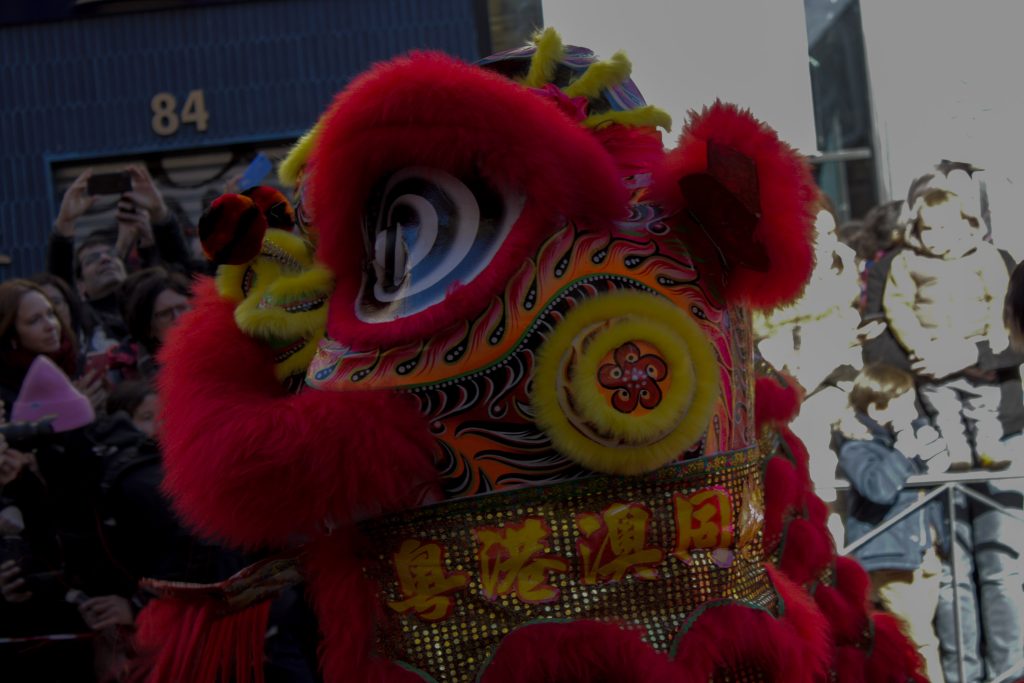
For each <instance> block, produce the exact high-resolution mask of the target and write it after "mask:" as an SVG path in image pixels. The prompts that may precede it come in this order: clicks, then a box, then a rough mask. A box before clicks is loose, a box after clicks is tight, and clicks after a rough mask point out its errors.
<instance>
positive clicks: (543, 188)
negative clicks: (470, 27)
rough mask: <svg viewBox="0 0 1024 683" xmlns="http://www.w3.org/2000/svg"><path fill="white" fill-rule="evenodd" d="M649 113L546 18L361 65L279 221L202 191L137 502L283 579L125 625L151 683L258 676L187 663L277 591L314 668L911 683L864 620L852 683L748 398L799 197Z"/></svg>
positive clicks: (723, 111)
mask: <svg viewBox="0 0 1024 683" xmlns="http://www.w3.org/2000/svg"><path fill="white" fill-rule="evenodd" d="M668 126H669V120H668V117H667V115H665V114H664V113H663V112H662V111H660V110H658V109H656V108H655V107H652V106H649V105H647V104H646V103H645V102H644V100H643V98H642V97H641V95H640V93H639V91H638V90H637V88H636V86H635V85H634V84H633V82H632V80H631V79H630V64H629V62H628V60H627V59H626V58H625V56H624V55H622V54H616V55H615V56H613V57H612V59H611V60H609V61H598V60H597V59H596V58H595V57H594V55H593V54H592V53H591V52H590V51H588V50H585V49H581V48H575V47H570V46H564V45H563V44H562V43H561V40H560V38H559V37H558V35H557V34H556V33H555V32H554V31H552V30H550V29H548V30H546V31H544V32H543V33H541V34H539V35H538V36H537V38H536V39H535V42H534V43H532V44H530V45H529V46H527V47H524V48H521V49H517V50H512V51H510V52H506V53H502V54H499V55H496V56H494V57H491V58H488V59H485V60H482V61H481V62H480V63H478V64H476V65H470V64H466V63H464V62H461V61H459V60H457V59H454V58H450V57H448V56H445V55H442V54H437V53H430V52H424V53H414V54H411V55H409V56H404V57H399V58H396V59H393V60H392V61H389V62H385V63H382V64H378V65H376V66H374V67H373V68H371V69H370V70H369V71H368V72H367V73H365V74H363V75H361V76H359V77H358V78H356V79H355V80H354V81H353V82H352V83H351V84H350V85H349V86H348V87H347V88H346V89H345V90H344V91H343V92H342V93H341V94H340V95H338V97H337V98H336V99H335V101H334V102H333V104H332V105H331V106H330V108H329V109H328V110H327V111H326V113H324V115H323V116H322V118H321V119H320V121H319V122H318V124H317V125H316V126H315V127H314V128H313V129H312V130H311V131H310V133H309V134H307V135H306V136H305V137H304V138H303V139H302V140H300V142H299V143H298V145H297V146H296V148H295V149H294V150H293V152H292V154H291V156H290V157H289V158H288V159H286V160H285V162H284V163H283V164H282V167H281V172H280V175H281V178H282V180H283V181H284V182H286V183H287V184H290V185H293V186H294V187H295V188H296V190H295V194H294V199H293V201H292V202H289V201H288V200H286V199H285V198H284V197H283V196H282V195H281V194H280V193H278V192H277V191H275V190H272V189H270V188H256V189H254V190H252V191H249V192H247V193H245V194H244V195H226V196H224V197H221V198H220V199H218V200H217V201H216V202H215V203H214V204H213V206H212V207H211V209H210V211H209V212H208V213H207V214H206V215H205V216H204V219H203V221H202V224H201V226H200V232H201V236H202V239H203V244H204V248H205V250H206V252H207V254H208V255H209V257H210V258H211V259H213V260H214V261H215V262H217V263H218V264H219V270H218V274H217V277H216V279H215V280H210V281H207V282H205V283H204V284H202V285H201V286H200V289H199V291H198V294H197V297H196V305H195V308H194V310H193V311H192V312H191V313H190V314H189V315H188V316H187V317H186V319H185V320H184V321H183V322H182V323H181V326H180V328H179V329H177V331H176V333H175V335H174V337H173V339H172V341H171V342H170V343H168V344H167V346H166V348H165V351H164V353H163V357H162V361H163V372H162V377H161V391H162V397H163V401H164V406H165V407H164V413H163V435H162V439H163V444H164V447H165V451H166V456H165V459H166V481H165V487H166V489H167V491H168V492H169V493H170V494H171V495H172V497H173V499H174V500H175V503H176V506H177V509H178V510H179V511H180V512H181V514H182V515H183V517H184V518H185V519H186V520H187V521H188V522H189V523H190V524H191V525H192V526H193V527H194V528H195V529H197V530H198V531H200V532H201V533H203V534H205V535H208V536H211V537H216V538H220V539H224V540H226V541H227V542H230V543H232V544H235V545H237V546H242V547H268V546H269V547H280V548H285V549H291V550H292V552H293V554H294V555H296V557H297V559H296V560H294V562H292V564H288V565H287V567H286V568H285V569H281V568H280V567H278V566H277V565H273V564H271V565H268V566H265V567H264V568H263V569H262V570H259V571H257V572H256V573H257V574H260V572H262V578H263V585H264V589H260V588H258V587H257V588H253V587H252V586H251V585H248V584H247V586H246V588H245V589H244V590H243V589H238V590H235V591H234V593H233V594H232V595H233V598H239V594H243V595H244V596H245V599H237V600H226V601H223V603H222V604H220V606H219V607H216V608H209V607H208V606H197V604H194V603H190V602H189V599H188V598H187V597H183V596H182V595H181V594H175V593H174V592H173V591H170V592H168V593H167V595H165V599H163V600H159V601H157V603H161V604H158V605H155V606H154V608H153V609H148V608H147V611H146V612H145V613H144V614H143V618H142V619H141V626H140V642H142V643H143V647H144V646H145V643H146V642H149V643H150V644H152V643H154V642H156V641H160V642H161V643H163V644H164V645H165V646H169V645H171V646H176V647H179V648H180V647H184V648H185V649H189V650H190V652H191V653H192V654H191V655H189V656H185V657H182V656H175V657H172V656H162V657H160V656H158V657H157V658H156V663H155V665H154V667H153V670H152V672H151V675H150V678H151V680H214V679H215V678H216V677H217V676H218V672H219V673H220V675H221V677H222V678H224V677H231V676H234V677H235V678H236V679H239V680H240V679H246V678H249V677H250V676H251V677H253V678H255V679H257V680H258V679H260V677H261V674H260V672H259V671H258V667H256V668H255V669H252V670H250V669H249V668H247V666H246V665H245V664H244V663H241V659H244V657H243V654H244V653H245V652H248V653H249V655H253V654H254V653H255V652H256V650H254V649H253V648H252V647H250V649H249V650H248V651H246V650H245V648H243V647H238V648H235V649H234V650H232V651H231V652H227V653H225V651H226V650H231V648H225V647H222V646H218V645H217V643H221V645H223V643H224V642H227V640H229V638H228V636H227V635H225V634H226V633H227V632H228V631H229V630H231V628H232V627H231V624H232V623H234V624H235V626H236V628H235V630H236V631H237V630H239V629H241V630H246V629H248V631H247V632H248V633H250V634H257V635H258V634H260V633H261V631H260V630H259V629H260V625H259V619H260V615H261V614H262V615H263V617H264V618H265V614H266V608H265V603H260V598H261V597H264V595H263V594H264V593H266V592H267V589H266V588H265V587H266V586H267V585H270V586H272V585H273V584H274V582H275V580H277V581H285V580H287V579H284V578H282V577H283V576H287V575H289V573H295V572H298V573H300V574H301V576H302V577H303V578H304V580H305V581H307V583H308V586H309V588H308V592H309V594H310V595H311V599H312V601H313V604H314V607H315V609H316V613H317V615H318V620H319V622H320V627H321V631H322V646H321V660H322V661H321V663H322V667H323V671H324V675H325V678H326V679H327V680H329V681H382V682H384V681H389V682H390V681H440V682H447V681H453V682H463V681H481V683H512V682H519V681H522V682H524V683H525V682H527V681H529V682H531V683H536V682H540V681H551V682H555V681H558V682H562V683H565V682H573V681H581V682H582V681H637V682H640V681H666V682H669V681H672V682H676V681H678V682H687V683H688V682H691V681H692V682H695V683H696V682H700V683H707V682H709V681H715V682H722V683H724V682H725V681H737V682H738V681H779V682H782V681H785V682H787V683H799V682H804V681H806V682H810V681H826V680H845V681H854V680H872V681H894V682H895V681H900V682H903V681H912V680H922V679H921V678H920V677H919V676H918V674H916V673H915V668H916V666H917V661H916V659H915V657H914V654H913V646H912V645H911V644H910V643H909V642H907V641H906V639H905V638H903V636H901V635H900V634H899V631H898V629H897V628H896V627H895V626H892V627H891V628H888V631H885V632H886V633H887V634H888V635H887V636H886V642H885V648H883V649H884V651H885V652H886V653H887V654H886V655H885V656H886V660H885V661H882V662H877V661H876V662H875V668H874V669H871V667H870V664H871V660H872V655H873V654H874V653H875V651H877V650H879V648H878V641H879V638H878V634H879V633H880V632H882V631H883V630H884V629H875V628H874V624H875V623H876V621H875V620H874V617H873V616H872V615H870V614H869V612H868V608H867V597H866V581H865V580H864V577H863V572H860V574H858V573H857V572H858V571H859V568H858V567H857V566H856V565H853V566H850V565H848V564H843V563H841V562H840V563H839V564H838V566H837V561H836V559H835V553H834V549H833V548H832V546H831V542H830V541H829V540H828V537H827V535H826V536H822V533H827V532H824V524H823V519H821V518H820V515H818V512H819V507H820V501H818V502H817V503H814V502H813V501H814V500H816V499H814V498H813V494H812V493H810V488H809V482H808V480H807V477H806V462H803V466H802V469H801V461H800V459H799V458H788V457H783V456H781V455H779V454H780V453H782V445H784V444H786V443H789V442H787V439H786V438H783V437H785V436H787V433H786V431H785V430H786V427H785V422H786V419H788V418H791V417H792V414H791V413H792V412H794V411H793V410H790V407H792V406H795V405H796V403H795V399H794V398H793V394H792V392H790V394H787V393H786V390H785V389H784V388H783V386H782V384H779V383H778V382H776V381H775V380H772V379H770V378H765V379H764V380H763V381H764V382H769V381H771V382H774V383H773V384H772V385H771V387H769V388H768V390H767V392H766V395H767V396H769V397H770V399H771V402H770V405H768V406H760V405H759V401H758V400H757V399H756V398H755V374H754V359H753V351H752V338H751V326H750V314H749V312H750V310H752V309H757V308H761V309H764V308H770V307H774V306H776V305H779V304H782V303H784V302H786V301H789V300H792V299H793V298H794V297H796V296H797V295H798V294H799V293H800V292H801V290H802V288H803V286H804V283H805V281H806V279H807V277H808V275H809V273H810V271H811V268H812V259H813V257H812V249H811V220H810V215H811V210H812V208H813V206H814V203H815V201H816V190H815V188H814V185H813V182H812V180H811V178H810V176H809V174H808V172H807V170H806V168H805V166H804V164H803V162H802V160H801V159H800V157H799V156H798V155H797V154H796V153H795V152H794V151H793V150H792V149H790V148H789V147H788V146H786V145H785V144H783V143H781V142H780V141H779V140H778V139H777V137H776V135H775V133H774V132H773V131H772V130H771V129H769V128H768V127H766V126H765V125H764V124H762V123H760V122H759V121H757V120H756V119H754V118H753V117H752V116H751V115H750V114H748V113H747V112H745V111H742V110H740V109H737V108H736V107H733V106H730V105H726V104H722V103H716V104H715V105H714V106H711V107H710V108H708V109H705V110H704V111H703V112H702V113H699V114H694V115H692V117H691V120H690V121H689V122H688V124H687V125H686V127H685V129H684V131H683V133H682V135H681V137H680V139H679V143H678V145H677V146H676V147H675V149H673V150H672V151H669V152H667V153H666V151H665V150H664V148H663V146H662V141H661V133H660V132H659V128H663V129H667V128H668ZM781 381H784V378H783V379H782V380H781ZM780 406H783V407H780ZM785 406H789V407H785ZM787 411H788V412H787ZM764 415H767V416H768V417H763V416H764ZM759 416H760V417H761V419H760V424H759V420H758V417H759ZM780 435H782V436H780ZM790 450H792V448H791V449H790ZM786 452H787V453H788V452H789V451H786ZM769 456H774V457H772V461H775V460H778V461H779V463H781V464H782V465H785V466H786V467H788V469H786V471H785V472H783V474H784V475H785V476H782V475H779V474H778V473H777V472H774V470H775V469H779V468H780V466H781V465H778V466H776V465H773V466H770V467H768V468H767V472H768V476H769V479H770V480H771V481H775V485H776V486H777V487H778V491H776V492H773V491H772V490H771V485H772V484H771V481H770V483H769V487H768V489H766V487H765V473H766V460H765V459H766V458H767V457H769ZM773 477H774V479H773ZM809 501H810V502H809ZM766 514H767V516H766ZM773 516H774V518H773ZM805 527H806V529H805ZM784 528H787V529H789V531H788V532H787V533H783V529H784ZM800 530H803V531H806V533H804V534H803V535H801V534H800V533H799V531H800ZM784 536H785V538H786V539H787V540H786V541H785V543H783V540H782V539H783V537H784ZM800 539H805V540H800ZM806 539H810V540H806ZM801 544H806V546H807V547H806V548H804V547H803V546H801ZM783 545H785V549H784V551H783V549H782V548H781V546H783ZM770 560H774V561H775V564H772V563H771V562H770ZM286 564H287V563H286ZM268 567H269V568H268ZM837 576H838V577H839V580H838V581H837V580H836V577H837ZM851 576H852V577H853V578H852V579H851V578H849V577H851ZM819 586H820V587H819ZM812 593H813V597H812ZM236 603H237V604H236ZM168 605H171V606H173V608H174V609H171V608H169V607H168ZM821 605H825V609H824V613H823V610H822V608H821V607H820V606H821ZM161 609H162V610H163V611H161ZM829 610H832V611H833V613H829ZM836 610H840V611H836ZM169 614H174V615H175V616H174V617H173V618H171V617H169V616H168V615H169ZM253 615H255V616H253ZM837 615H838V616H837ZM834 616H835V617H836V618H833V617H834ZM246 619H248V621H245V620H246ZM243 622H244V623H246V624H248V625H247V626H244V627H240V626H238V624H242V623H243ZM204 629H205V631H206V632H207V633H211V632H212V633H215V634H217V633H219V634H220V635H215V636H212V637H205V638H199V637H198V636H197V633H198V632H199V631H202V630H204ZM166 649H168V648H167V647H165V650H166ZM847 650H849V652H847ZM893 651H896V652H898V653H900V657H894V656H891V653H892V652H893ZM908 652H909V654H908ZM255 658H256V659H258V656H257V657H255ZM869 670H871V671H874V672H876V674H875V675H877V677H874V675H873V677H871V678H870V679H869V678H866V676H868V675H869V674H868V673H867V672H868V671H869ZM878 672H881V673H878Z"/></svg>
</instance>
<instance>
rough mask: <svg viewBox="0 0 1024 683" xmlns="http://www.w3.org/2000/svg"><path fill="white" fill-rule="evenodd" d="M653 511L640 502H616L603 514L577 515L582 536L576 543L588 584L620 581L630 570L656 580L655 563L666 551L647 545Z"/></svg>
mask: <svg viewBox="0 0 1024 683" xmlns="http://www.w3.org/2000/svg"><path fill="white" fill-rule="evenodd" d="M650 519H651V512H650V510H648V509H647V507H646V506H644V505H641V504H639V503H614V504H612V505H610V506H608V508H606V509H605V510H604V512H602V513H601V514H600V515H598V514H594V513H589V512H588V513H583V514H579V515H577V516H576V526H577V527H578V528H579V530H580V538H579V540H578V541H577V543H576V549H577V552H579V555H580V561H581V562H582V563H583V567H582V577H581V578H582V580H583V583H585V584H591V585H593V584H596V583H603V582H608V581H621V580H622V579H623V578H625V576H626V574H627V573H632V574H634V575H635V576H637V577H639V578H641V579H655V578H657V576H658V572H657V569H655V566H656V565H658V564H660V563H661V561H662V559H664V557H665V554H664V552H662V551H661V550H660V549H658V548H649V547H647V531H648V525H649V524H650Z"/></svg>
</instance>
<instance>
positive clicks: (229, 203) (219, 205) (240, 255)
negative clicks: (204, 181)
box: [199, 194, 267, 265]
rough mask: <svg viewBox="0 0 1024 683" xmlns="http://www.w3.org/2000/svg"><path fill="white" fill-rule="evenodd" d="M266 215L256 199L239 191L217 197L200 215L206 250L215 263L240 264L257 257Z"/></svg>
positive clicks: (265, 224) (204, 250) (200, 235)
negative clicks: (238, 192)
mask: <svg viewBox="0 0 1024 683" xmlns="http://www.w3.org/2000/svg"><path fill="white" fill-rule="evenodd" d="M266 232H267V219H266V217H264V215H263V212H262V211H261V210H260V208H259V207H258V206H257V205H256V203H255V202H254V201H253V200H252V199H250V198H249V197H245V196H242V195H240V194H225V195H221V196H220V197H217V198H216V199H214V200H213V203H212V204H210V208H208V209H207V210H206V211H204V212H203V215H202V216H201V217H200V218H199V239H200V241H201V242H202V244H203V253H204V254H205V255H206V258H208V259H209V260H210V261H212V262H214V263H216V264H222V263H224V264H229V265H240V264H243V263H248V262H249V261H252V260H253V259H254V258H256V257H257V256H258V255H259V253H260V249H261V248H262V246H263V236H264V235H265V234H266Z"/></svg>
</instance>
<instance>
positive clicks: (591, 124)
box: [583, 104, 672, 132]
mask: <svg viewBox="0 0 1024 683" xmlns="http://www.w3.org/2000/svg"><path fill="white" fill-rule="evenodd" d="M606 123H617V124H620V125H623V126H639V127H651V128H654V127H658V128H662V129H664V130H665V131H666V132H668V131H670V130H672V117H671V116H669V115H668V112H666V111H664V110H662V109H658V108H657V107H655V106H653V105H650V104H648V105H645V106H643V107H638V108H637V109H629V110H627V111H606V112H604V113H603V114H594V115H593V116H588V117H587V118H586V119H584V120H583V125H584V126H586V127H587V128H597V127H598V126H601V125H604V124H606Z"/></svg>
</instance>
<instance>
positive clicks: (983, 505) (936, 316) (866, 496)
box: [757, 161, 1024, 683]
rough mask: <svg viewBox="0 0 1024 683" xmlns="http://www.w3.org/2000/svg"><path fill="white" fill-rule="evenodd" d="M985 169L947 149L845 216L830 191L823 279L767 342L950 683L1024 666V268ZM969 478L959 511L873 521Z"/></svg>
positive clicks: (876, 589) (765, 322) (784, 314)
mask: <svg viewBox="0 0 1024 683" xmlns="http://www.w3.org/2000/svg"><path fill="white" fill-rule="evenodd" d="M980 171H981V169H979V168H977V167H975V166H973V165H971V164H968V163H962V162H950V161H942V162H941V163H939V164H937V165H936V166H935V167H934V168H932V169H928V172H927V173H925V174H923V175H921V176H920V177H918V178H916V179H915V180H914V181H913V182H912V183H911V184H910V187H909V188H908V191H907V196H906V199H904V200H899V201H893V202H889V203H887V204H884V205H881V206H878V207H876V208H874V209H873V210H871V211H870V212H869V213H868V214H867V215H866V216H864V217H863V219H861V220H857V221H851V222H849V223H845V224H842V225H837V223H836V220H835V219H836V216H835V213H834V211H833V210H832V209H831V206H830V205H829V203H828V201H827V199H825V198H823V199H822V202H821V212H820V213H819V215H818V220H817V262H816V267H815V271H814V274H813V275H812V278H811V284H810V285H809V286H808V290H807V294H806V295H805V296H804V297H803V298H802V299H801V300H800V301H798V302H797V303H796V304H794V305H793V306H790V307H787V308H784V309H781V310H779V311H776V312H774V313H773V314H771V315H769V316H765V317H764V318H762V319H760V320H759V321H757V328H758V329H757V334H758V337H759V341H758V350H759V352H760V354H761V355H762V356H763V357H764V358H765V359H766V360H767V361H768V362H770V363H771V364H773V365H774V366H775V367H777V368H779V369H782V370H783V371H784V372H786V373H788V374H789V375H791V376H792V377H793V378H794V379H795V380H796V381H797V383H798V384H799V385H800V386H801V388H802V389H803V392H804V400H803V404H802V406H801V412H800V415H799V416H798V417H797V419H796V420H795V421H794V423H793V425H792V427H793V430H794V432H795V433H796V434H797V435H798V436H800V437H801V438H802V439H803V440H804V442H805V443H806V445H807V446H808V449H809V452H810V453H811V454H812V458H811V475H812V478H813V479H814V481H815V482H816V485H817V488H818V492H819V495H821V497H822V498H823V499H825V500H829V501H831V502H832V505H833V516H832V519H830V524H829V527H830V530H832V532H833V535H834V536H835V538H836V540H837V545H839V546H840V547H842V546H843V544H844V542H845V543H849V544H851V545H852V544H854V543H855V542H857V541H860V543H859V544H858V546H857V547H856V548H855V549H854V551H853V553H852V554H853V556H854V557H856V558H857V559H858V560H859V561H860V562H861V563H862V564H863V565H864V566H865V568H866V569H868V570H869V573H870V574H871V577H872V590H873V592H872V595H873V599H874V600H875V601H876V602H877V604H878V606H879V607H881V608H883V609H889V610H890V611H893V612H895V613H897V614H899V615H900V616H902V617H903V618H904V619H905V621H906V623H907V624H908V628H909V629H910V631H911V632H912V635H913V636H914V638H915V640H916V641H917V642H918V644H919V645H920V646H921V652H922V655H923V656H924V659H925V662H926V664H927V668H928V673H929V677H930V680H932V681H941V680H945V681H946V683H954V682H959V681H961V680H966V681H970V682H971V683H974V682H980V681H983V680H991V679H995V678H997V677H999V676H1003V675H1012V676H1013V677H1012V678H1000V680H1017V677H1018V676H1021V675H1024V640H1022V628H1021V619H1022V614H1024V587H1022V577H1024V571H1022V557H1021V550H1022V547H1024V533H1022V532H1024V525H1022V524H1021V517H1020V513H1021V511H1022V509H1024V434H1022V432H1024V392H1022V385H1021V374H1020V367H1021V363H1024V355H1022V354H1021V353H1020V349H1021V338H1022V337H1021V334H1020V330H1021V327H1020V322H1019V321H1020V320H1021V314H1020V309H1021V305H1020V303H1021V297H1024V290H1021V285H1022V284H1024V267H1022V268H1016V264H1015V263H1014V260H1013V258H1012V257H1011V256H1010V255H1009V254H1008V253H1007V252H1006V251H1004V250H1001V249H999V248H997V246H995V245H994V244H993V242H992V233H991V229H990V227H989V215H988V211H987V200H986V197H985V193H984V184H983V182H982V180H981V177H982V176H983V174H981V173H980ZM1011 275H1012V277H1011ZM1011 282H1013V283H1015V284H1014V285H1013V286H1011ZM1011 338H1015V339H1013V341H1011ZM997 471H998V472H1001V474H1000V475H998V477H996V476H994V475H985V474H984V473H985V472H997ZM1007 472H1009V473H1010V474H1013V473H1017V472H1019V473H1020V474H1021V477H1020V478H1011V477H1008V476H1007ZM979 473H980V474H979ZM914 476H917V477H918V478H917V480H915V481H913V482H909V480H910V479H911V478H912V477H914ZM957 476H961V477H963V478H965V480H969V481H970V482H971V483H964V486H965V488H966V489H967V490H968V491H969V493H977V494H979V495H980V496H981V498H979V496H977V495H965V494H964V492H963V491H964V489H954V492H955V495H954V500H955V514H954V515H952V516H953V519H952V520H950V519H949V517H950V515H947V514H945V510H946V507H945V506H944V505H943V504H942V501H938V500H937V501H935V502H934V503H932V504H929V505H923V506H922V507H920V509H917V510H916V511H915V512H913V514H908V515H907V516H905V517H903V518H902V521H896V522H895V523H893V524H892V525H891V526H888V527H886V528H885V529H884V530H882V531H880V532H879V533H878V534H877V536H873V537H872V536H869V534H871V533H873V532H874V530H875V529H877V528H878V527H879V526H881V525H882V524H884V523H886V522H888V521H889V520H893V518H895V517H897V516H898V515H900V514H901V513H903V514H906V511H907V510H908V508H910V507H911V506H912V505H915V504H916V503H917V502H919V501H921V500H922V499H923V498H924V496H925V495H926V493H927V490H928V487H927V486H926V485H922V484H925V483H926V482H925V481H924V480H926V479H928V478H929V477H931V479H932V480H933V481H935V482H936V484H937V483H939V482H942V481H950V480H955V479H956V477H957ZM843 480H846V481H848V482H849V483H850V485H851V487H852V488H851V490H850V491H849V494H848V495H840V494H839V493H837V490H841V482H842V481H843ZM908 482H909V483H908ZM985 498H987V499H989V500H991V501H994V502H996V503H998V504H999V505H1001V506H1003V507H1004V508H1008V509H1009V510H1010V511H1011V512H1014V511H1015V512H1016V514H1017V515H1018V516H1017V517H1013V516H1012V515H1006V514H1004V512H1002V511H1000V510H998V509H996V508H995V507H993V506H991V505H989V504H988V503H987V502H986V501H985V500H984V499H985ZM943 500H945V499H943ZM954 563H955V565H956V567H957V571H956V573H955V574H954V571H953V566H954ZM954 583H956V589H957V590H955V591H954ZM954 595H957V596H958V599H959V609H957V607H956V602H955V598H954ZM957 622H959V623H957ZM958 631H959V635H958V633H957V632H958ZM958 640H959V641H960V643H959V647H958V643H957V641H958ZM961 667H962V670H963V671H962V675H961Z"/></svg>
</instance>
